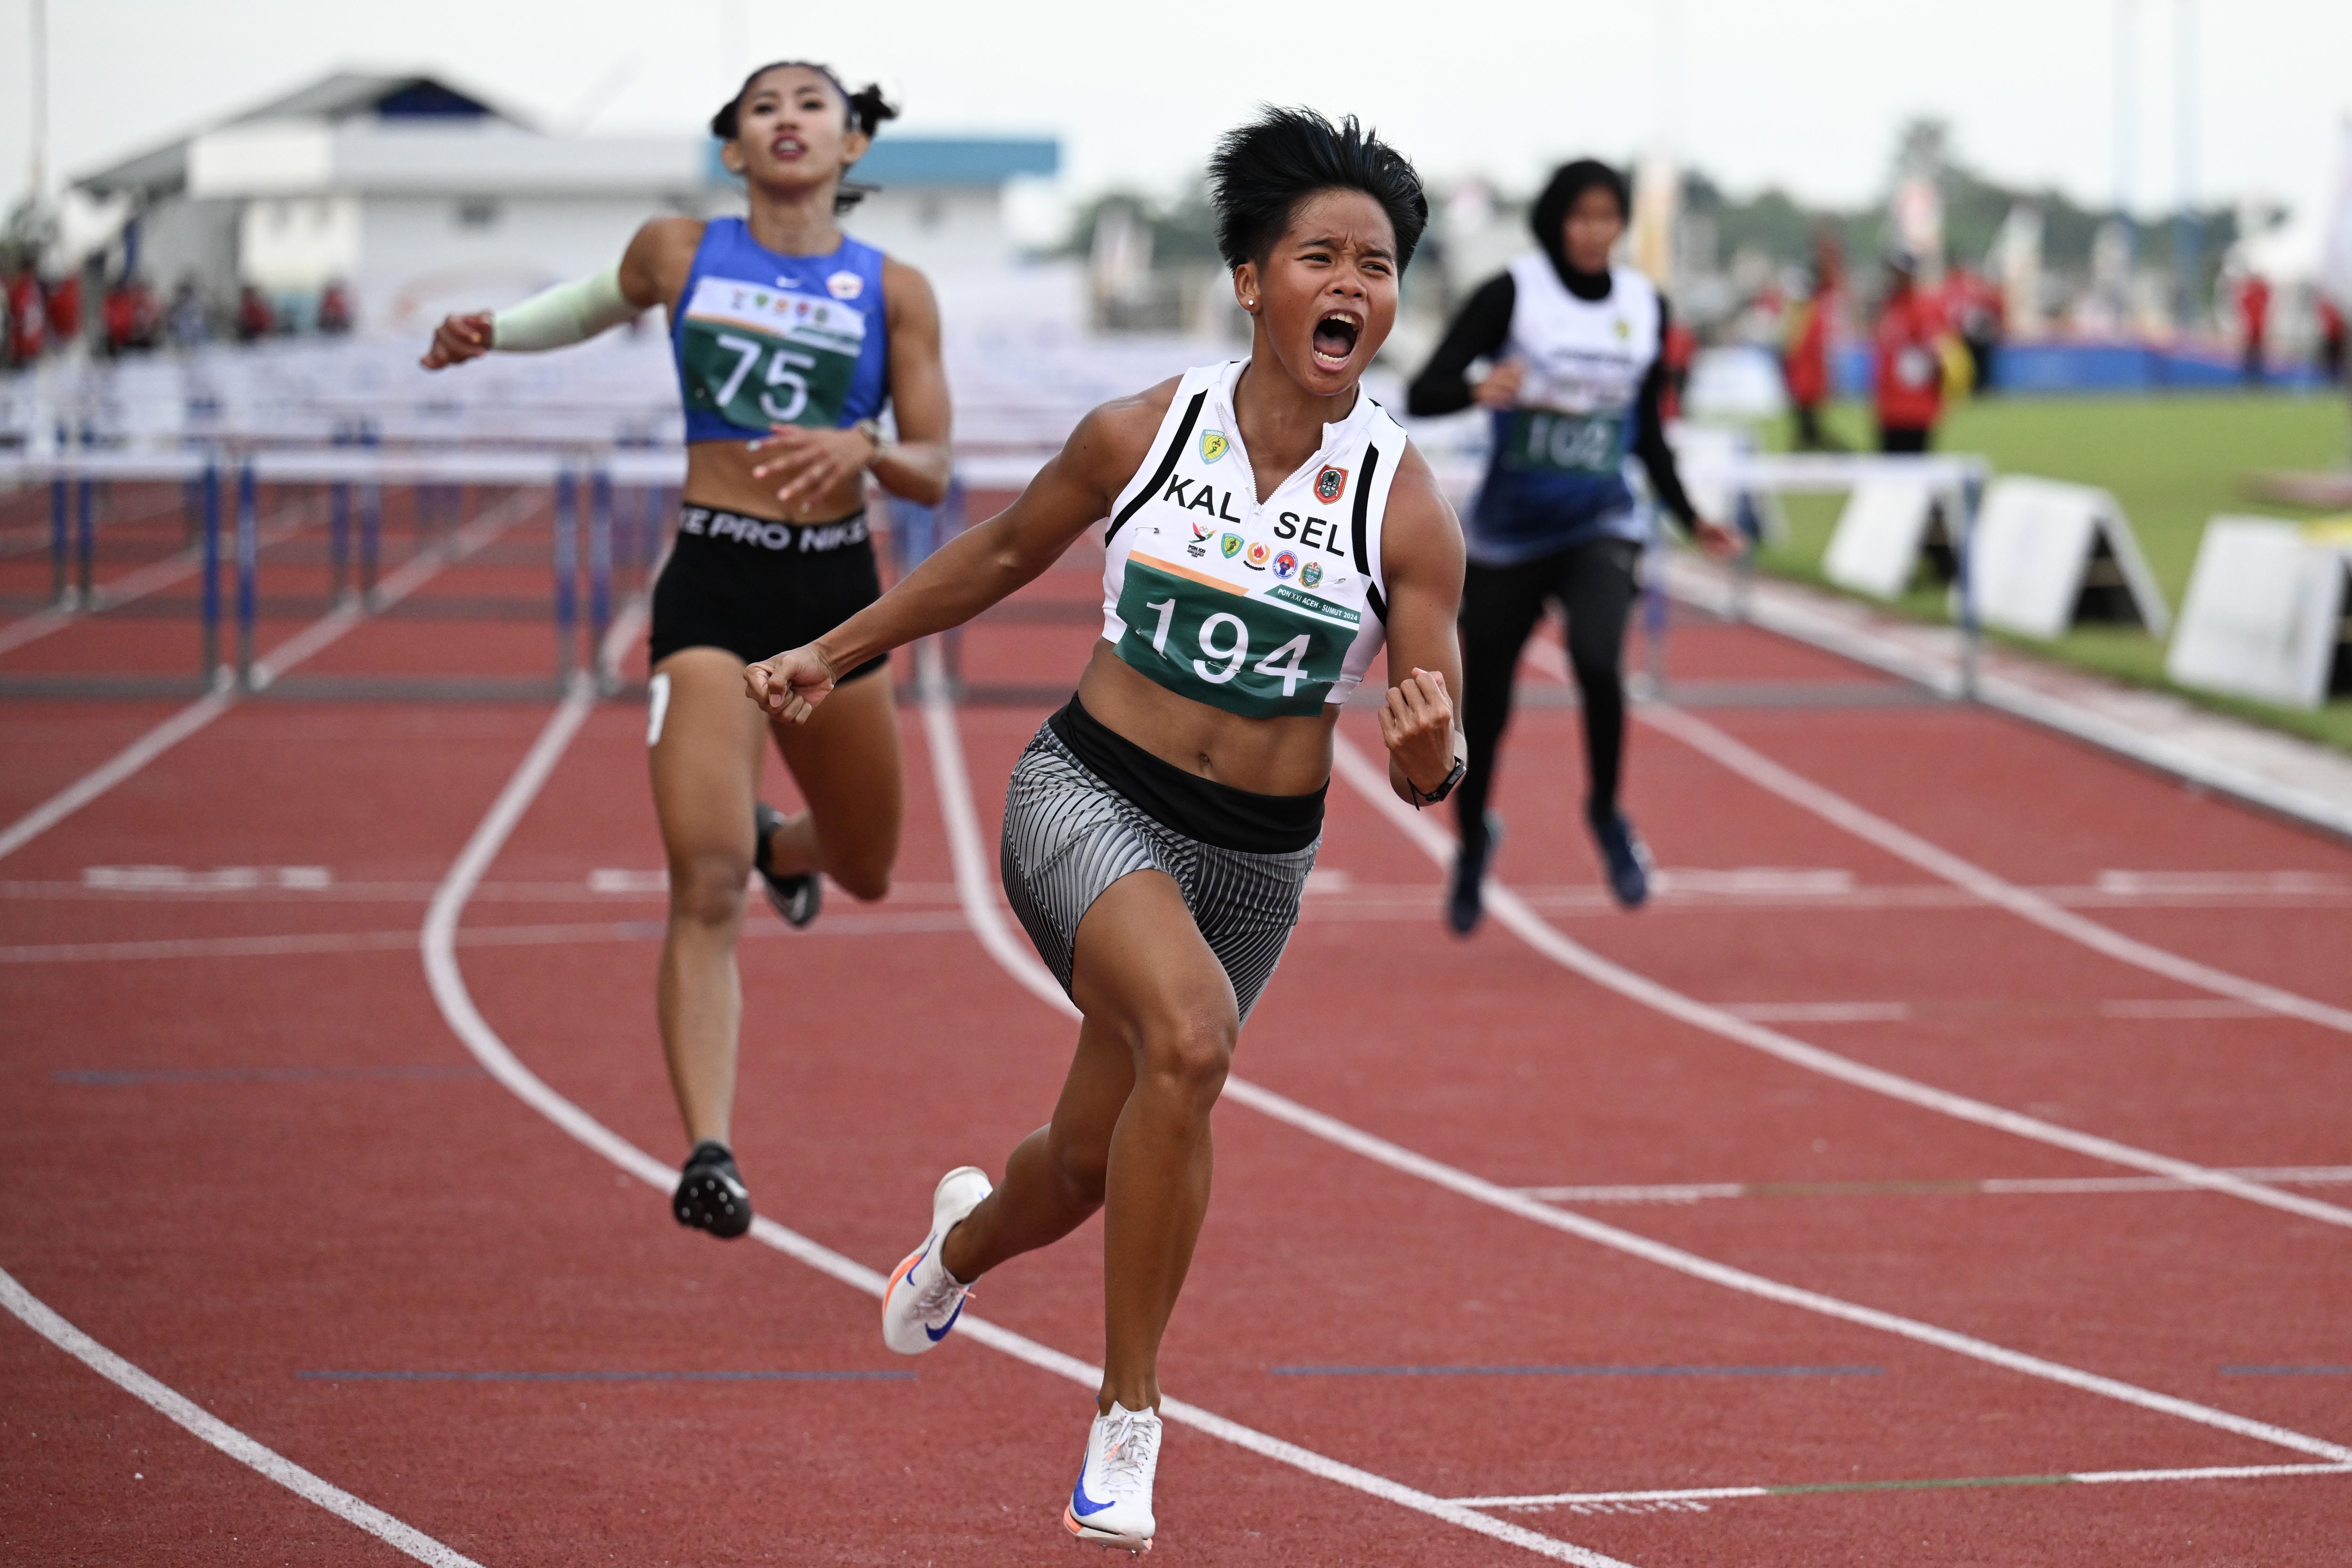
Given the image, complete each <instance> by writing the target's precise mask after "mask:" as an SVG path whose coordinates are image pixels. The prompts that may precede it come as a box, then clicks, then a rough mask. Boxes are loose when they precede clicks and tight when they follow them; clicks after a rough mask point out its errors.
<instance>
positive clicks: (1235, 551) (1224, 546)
mask: <svg viewBox="0 0 2352 1568" xmlns="http://www.w3.org/2000/svg"><path fill="white" fill-rule="evenodd" d="M1217 548H1218V549H1220V550H1222V551H1223V552H1225V559H1226V560H1228V561H1231V560H1232V559H1233V558H1234V556H1236V555H1239V554H1240V553H1241V552H1242V536H1241V535H1240V534H1238V533H1228V534H1226V535H1225V536H1224V537H1223V539H1220V540H1219V541H1217Z"/></svg>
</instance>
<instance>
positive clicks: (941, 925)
mask: <svg viewBox="0 0 2352 1568" xmlns="http://www.w3.org/2000/svg"><path fill="white" fill-rule="evenodd" d="M662 929H663V928H662V922H661V921H655V920H644V921H593V922H592V921H580V922H574V923H571V924H564V925H512V926H476V927H475V928H474V929H472V930H471V931H466V932H465V933H463V934H462V935H460V936H459V937H458V939H457V941H458V943H459V944H460V945H461V946H465V947H538V946H562V945H564V944H566V943H572V942H657V941H659V940H660V939H661V935H662ZM963 929H964V921H963V916H962V915H961V913H959V912H957V911H955V910H928V911H923V910H909V911H907V912H905V913H895V912H894V913H888V914H871V915H858V914H842V915H835V916H834V917H833V918H832V919H830V920H828V921H825V922H824V925H823V926H822V927H815V926H812V927H811V928H810V929H808V930H807V931H769V930H763V929H761V928H759V927H754V928H752V929H751V930H750V931H745V932H743V933H742V934H743V936H744V938H745V939H746V940H748V941H753V942H761V941H768V940H771V939H773V940H785V939H792V940H798V939H800V938H803V937H817V936H827V937H844V936H847V937H856V936H905V935H922V934H924V933H927V932H946V931H961V930H963ZM415 945H416V932H415V931H413V930H408V929H403V930H399V931H294V932H287V933H282V934H276V935H268V936H215V937H161V938H157V939H155V940H153V941H145V942H47V943H41V944H37V945H33V946H27V947H0V964H7V963H123V962H126V961H135V960H142V959H147V960H169V959H189V958H282V957H290V956H295V955H299V954H303V953H315V952H388V951H391V950H394V949H406V948H410V947H414V946H415Z"/></svg>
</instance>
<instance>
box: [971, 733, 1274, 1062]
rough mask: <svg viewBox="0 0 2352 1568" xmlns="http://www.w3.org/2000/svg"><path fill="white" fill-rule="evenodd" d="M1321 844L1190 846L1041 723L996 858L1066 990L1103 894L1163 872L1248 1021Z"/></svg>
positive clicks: (1007, 806) (1010, 794)
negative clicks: (1141, 875)
mask: <svg viewBox="0 0 2352 1568" xmlns="http://www.w3.org/2000/svg"><path fill="white" fill-rule="evenodd" d="M1320 846H1321V840H1320V839H1318V840H1317V841H1316V843H1314V844H1310V845H1308V846H1307V847H1306V848H1304V849H1297V850H1293V851H1292V852H1290V853H1289V854H1286V855H1252V854H1249V853H1247V852H1245V851H1243V850H1239V849H1226V848H1222V847H1219V846H1217V845H1213V844H1203V843H1202V842H1201V841H1200V840H1198V839H1196V838H1190V837H1186V836H1185V835H1183V834H1181V833H1179V832H1177V831H1176V830H1175V829H1174V828H1172V827H1170V826H1167V825H1166V824H1164V823H1162V822H1160V821H1159V820H1158V819H1157V818H1155V817H1152V816H1149V815H1147V814H1146V813H1145V812H1144V811H1143V810H1142V809H1141V808H1140V807H1139V806H1138V805H1135V804H1134V803H1133V802H1132V801H1129V799H1128V798H1127V797H1126V796H1125V795H1121V794H1119V793H1118V791H1117V790H1115V789H1113V788H1111V786H1110V785H1109V784H1105V783H1104V782H1103V781H1102V780H1101V779H1100V778H1098V777H1097V776H1096V774H1095V773H1093V772H1092V771H1091V770H1089V769H1088V768H1087V766H1086V764H1085V763H1081V762H1079V761H1078V759H1077V757H1076V754H1075V753H1074V752H1071V750H1070V748H1069V747H1068V746H1067V745H1066V744H1065V743H1064V742H1063V740H1062V738H1061V737H1060V736H1059V735H1056V734H1055V733H1054V731H1053V729H1052V727H1051V726H1050V725H1042V726H1040V727H1039V728H1038V731H1037V734H1036V737H1035V738H1034V740H1032V741H1031V742H1029V747H1028V749H1027V750H1026V751H1024V752H1022V753H1021V761H1020V762H1019V763H1016V764H1015V765H1014V767H1013V783H1012V784H1011V786H1010V787H1009V788H1008V789H1007V790H1006V791H1005V795H1004V841H1003V847H1002V851H1001V855H1000V859H1001V862H1002V864H1003V873H1004V893H1005V897H1006V898H1007V899H1008V900H1010V901H1011V903H1012V905H1013V913H1014V914H1016V915H1018V916H1020V917H1021V924H1022V926H1023V928H1024V930H1026V931H1028V933H1029V940H1030V941H1031V942H1034V943H1035V944H1036V946H1037V956H1038V957H1040V958H1042V959H1044V960H1045V966H1046V967H1047V968H1048V969H1051V970H1052V971H1053V972H1054V978H1055V979H1056V980H1058V981H1060V982H1061V983H1062V989H1063V990H1064V991H1068V990H1069V988H1070V969H1071V965H1072V963H1073V962H1074V960H1075V958H1076V947H1077V938H1078V922H1079V921H1081V920H1083V919H1085V918H1086V913H1087V910H1088V909H1090V908H1092V907H1093V905H1094V901H1095V900H1097V899H1098V898H1100V897H1101V896H1102V894H1103V890H1104V889H1107V888H1108V887H1109V886H1110V885H1111V884H1112V883H1113V882H1116V881H1118V879H1120V878H1121V877H1124V876H1126V875H1127V874H1128V873H1129V872H1130V871H1164V872H1166V873H1167V874H1168V875H1169V876H1170V877H1171V878H1172V879H1174V880H1175V883H1176V886H1177V888H1178V889H1179V890H1180V891H1181V892H1182V894H1183V895H1184V906H1185V908H1187V909H1189V910H1192V920H1193V922H1194V924H1196V925H1197V926H1198V927H1199V928H1200V931H1201V935H1202V938H1203V939H1205V940H1206V941H1207V942H1208V944H1209V951H1210V952H1213V953H1215V954H1216V955H1217V962H1218V963H1221V964H1223V966H1224V971H1225V978H1226V979H1228V980H1230V981H1231V982H1232V983H1233V987H1234V1002H1235V1003H1236V1004H1238V1005H1239V1006H1240V1009H1241V1016H1242V1017H1243V1018H1244V1020H1245V1019H1247V1018H1248V1017H1249V1016H1250V1009H1251V1008H1252V1007H1255V1005H1257V999H1258V997H1259V995H1260V994H1263V993H1264V992H1265V983H1266V982H1267V981H1269V980H1271V979H1273V978H1274V966H1275V965H1276V963H1279V962H1281V959H1282V950H1283V947H1284V946H1285V944H1286V943H1287V942H1289V941H1290V928H1291V927H1292V926H1295V925H1297V923H1298V900H1299V895H1300V894H1301V893H1303V892H1304V891H1305V890H1306V888H1307V872H1308V871H1310V870H1312V869H1313V868H1314V866H1315V851H1316V850H1317V849H1318V847H1320Z"/></svg>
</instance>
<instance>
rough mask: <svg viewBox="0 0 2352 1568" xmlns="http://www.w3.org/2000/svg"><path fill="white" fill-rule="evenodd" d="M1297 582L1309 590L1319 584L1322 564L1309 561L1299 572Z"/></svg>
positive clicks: (1321, 577)
mask: <svg viewBox="0 0 2352 1568" xmlns="http://www.w3.org/2000/svg"><path fill="white" fill-rule="evenodd" d="M1298 580H1299V582H1300V583H1302V584H1305V585H1307V587H1309V588H1312V587H1315V586H1316V585H1317V584H1320V583H1321V582H1322V581H1323V563H1321V562H1320V561H1309V562H1308V563H1307V564H1306V565H1305V566H1304V567H1302V568H1301V569H1300V570H1299V574H1298Z"/></svg>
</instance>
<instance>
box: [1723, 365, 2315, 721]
mask: <svg viewBox="0 0 2352 1568" xmlns="http://www.w3.org/2000/svg"><path fill="white" fill-rule="evenodd" d="M2346 406H2347V405H2346V403H2345V400H2344V399H2343V397H2342V396H2340V395H2315V396H2288V395H2241V394H2230V395H2219V396H2188V395H2179V396H2163V397H2068V398H2042V397H2032V398H2029V397H2020V398H2000V397H1993V398H1988V399H1985V400H1982V401H1979V402H1971V403H1968V404H1965V405H1961V406H1960V407H1958V408H1957V409H1955V410H1954V411H1953V413H1952V416H1951V417H1950V418H1949V419H1948V420H1946V421H1945V423H1944V426H1943V428H1942V429H1941V430H1940V431H1939V432H1938V433H1937V446H1938V447H1939V448H1940V449H1942V450H1944V451H1947V452H1980V453H1982V454H1984V455H1985V456H1986V457H1987V458H1990V459H1991V461H1992V465H1993V469H1994V471H1995V472H1996V473H2021V474H2040V475H2042V476H2044V477H2046V478H2049V479H2072V480H2074V481H2076V482H2077V483H2081V484H2089V485H2097V486H2098V487H2099V488H2101V489H2105V490H2107V491H2109V492H2111V493H2112V494H2113V495H2114V496H2115V498H2116V500H2117V501H2119V502H2121V503H2122V505H2123V509H2124V513H2125V515H2126V516H2127V517H2129V518H2130V519H2131V523H2132V531H2133V532H2135V533H2136V534H2137V535H2138V537H2139V543H2140V549H2141V550H2142V552H2145V553H2146V554H2147V561H2148V565H2149V567H2150V568H2151V569H2153V570H2154V572H2155V573H2156V577H2157V581H2158V583H2159V584H2162V585H2163V588H2164V595H2165V599H2166V601H2167V602H2168V604H2170V605H2171V606H2172V609H2173V612H2174V613H2175V614H2176V615H2177V614H2179V609H2180V601H2181V596H2182V595H2183V594H2184V593H2185V592H2186V590H2187V589H2188V586H2189V567H2190V566H2191V565H2192V564H2193V563H2195V561H2196V558H2197V543H2198V540H2199V539H2200V537H2201V536H2202V534H2203V532H2204V529H2205V523H2206V521H2207V520H2208V519H2210V517H2212V516H2213V514H2214V513H2216V512H2252V513H2256V514H2259V515H2263V516H2272V517H2293V518H2308V517H2314V516H2317V515H2318V514H2317V513H2315V512H2312V511H2308V510H2300V509H2297V508H2294V507H2286V506H2280V505H2277V504H2275V503H2273V502H2268V501H2255V500H2251V499H2249V498H2248V496H2247V495H2246V493H2245V491H2244V490H2243V489H2242V480H2243V478H2244V476H2245V475H2246V474H2247V473H2248V472H2250V471H2252V470H2253V469H2257V468H2332V467H2336V466H2339V465H2341V464H2342V463H2343V461H2344V459H2345V454H2346V451H2347V446H2348V445H2352V441H2347V414H2346ZM1868 418H1869V411H1868V409H1867V408H1865V407H1864V406H1863V405H1859V404H1843V405H1838V406H1836V407H1834V408H1832V410H1831V411H1830V416H1829V419H1828V424H1829V426H1830V427H1831V428H1832V430H1834V431H1835V432H1836V433H1837V434H1838V435H1839V437H1841V438H1842V439H1843V440H1844V441H1846V442H1847V443H1848V444H1849V445H1851V446H1853V447H1855V448H1856V449H1862V448H1864V447H1867V445H1868V444H1869V428H1868ZM1776 436H1778V437H1780V438H1783V439H1784V438H1785V436H1786V432H1785V431H1780V432H1776ZM1842 505H1843V502H1842V500H1840V499H1839V498H1836V497H1830V496H1790V497H1789V498H1787V500H1786V501H1785V502H1784V509H1785V510H1786V512H1787V514H1788V518H1789V532H1788V536H1787V537H1786V538H1785V539H1783V540H1781V541H1780V542H1778V543H1776V544H1772V545H1768V546H1767V547H1765V549H1764V550H1763V551H1762V552H1759V555H1758V557H1757V560H1758V563H1759V565H1760V566H1762V567H1763V569H1764V570H1766V571H1768V572H1773V573H1777V574H1780V575H1782V576H1786V577H1791V578H1795V579H1797V580H1799V581H1801V582H1806V583H1811V584H1817V585H1820V586H1824V587H1826V586H1828V584H1827V582H1826V580H1825V579H1824V578H1823V577H1822V564H1821V563H1822V553H1823V552H1825V551H1826V550H1827V549H1828V548H1829V541H1830V534H1831V532H1832V531H1833V530H1834V529H1835V527H1836V524H1837V518H1838V510H1839V508H1840V507H1841V506H1842ZM1890 607H1891V608H1893V609H1895V610H1896V611H1898V612H1899V613H1901V614H1904V615H1907V616H1915V617H1917V618H1919V619H1923V620H1936V621H1942V620H1948V618H1949V616H1948V611H1947V609H1946V606H1945V595H1944V593H1943V591H1942V590H1941V589H1940V588H1920V589H1915V590H1914V591H1913V592H1912V593H1910V594H1909V595H1906V596H1905V597H1904V598H1903V599H1901V600H1899V601H1897V602H1896V603H1895V605H1892V606H1890ZM1990 636H1991V637H1994V638H1995V639H1996V640H1998V641H2000V642H2001V643H2004V644H2006V645H2008V646H2011V647H2018V648H2021V649H2024V650H2027V651H2030V652H2032V653H2037V654H2042V655H2045V656H2048V657H2051V658H2058V659H2062V660H2064V661H2066V662H2068V663H2071V664H2075V665H2080V666H2082V667H2083V668H2086V669H2093V670H2096V671H2098V672H2099V673H2101V674H2103V675H2108V676H2113V677H2115V678H2116V679H2122V680H2128V681H2132V682H2135V683H2137V684H2139V685H2143V686H2154V687H2160V688H2163V689H2166V690H2170V691H2176V692H2179V694H2180V695H2182V696H2184V697H2187V698H2189V699H2190V700H2194V701H2196V702H2199V703H2201V704H2203V705H2204V706H2206V707H2209V708H2213V709H2217V710H2221V711H2224V712H2229V713H2234V714H2238V715H2240V716H2241V717H2244V718H2250V719H2254V720H2257V721H2261V722H2263V723H2265V724H2271V725H2274V726H2276V727H2277V728H2279V729H2282V730H2286V731H2292V732H2294V733H2295V734H2298V735H2303V736H2305V737H2308V738H2310V739H2313V740H2316V741H2322V742H2326V743H2327V744H2329V745H2332V746H2337V747H2341V748H2343V749H2345V750H2347V751H2352V699H2339V700H2336V701H2334V702H2331V703H2330V704H2328V705H2327V706H2326V708H2324V709H2321V710H2318V711H2316V712H2306V711H2305V710H2301V709H2294V708H2279V707H2273V706H2272V705H2270V704H2268V703H2261V702H2247V701H2242V700H2237V699H2233V698H2227V697H2218V696H2215V695H2213V694H2211V693H2210V692H2201V691H2191V690H2189V689H2186V688H2182V687H2178V686H2175V685H2174V684H2173V683H2172V682H2171V681H2169V680H2168V679H2165V674H2164V645H2163V644H2162V643H2160V642H2158V640H2157V639H2156V638H2154V637H2149V636H2148V635H2147V633H2145V632H2141V631H2137V630H2133V629H2126V628H2123V627H2117V626H2083V627H2079V628H2077V629H2075V630H2074V631H2071V632H2068V633H2067V634H2066V635H2065V636H2063V637H2059V638H2057V639H2056V640H2054V641H2052V642H2042V641H2039V640H2036V639H2032V638H2027V637H2010V636H2007V635H2005V634H2001V633H1992V634H1990Z"/></svg>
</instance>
